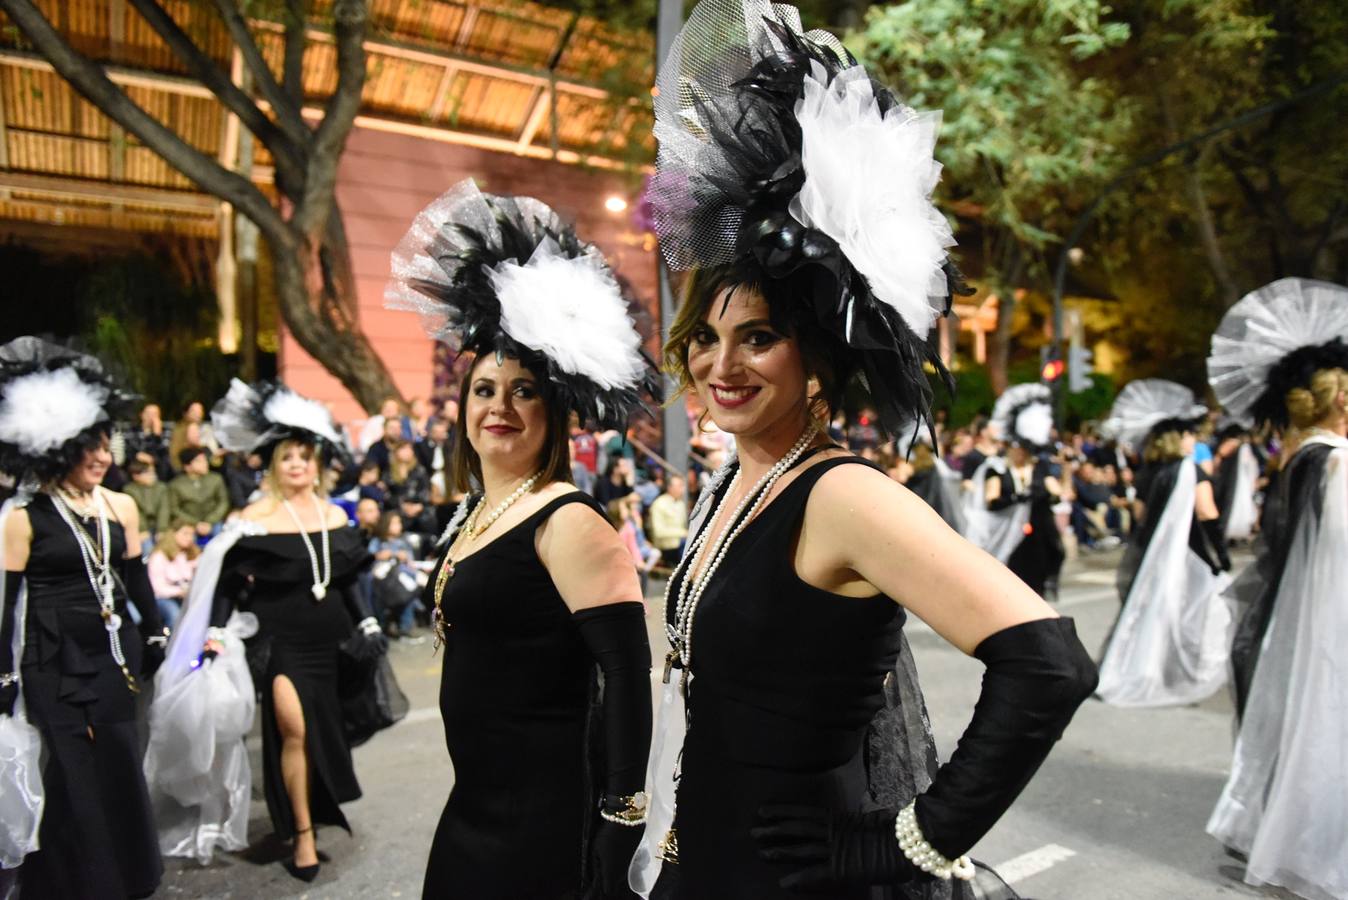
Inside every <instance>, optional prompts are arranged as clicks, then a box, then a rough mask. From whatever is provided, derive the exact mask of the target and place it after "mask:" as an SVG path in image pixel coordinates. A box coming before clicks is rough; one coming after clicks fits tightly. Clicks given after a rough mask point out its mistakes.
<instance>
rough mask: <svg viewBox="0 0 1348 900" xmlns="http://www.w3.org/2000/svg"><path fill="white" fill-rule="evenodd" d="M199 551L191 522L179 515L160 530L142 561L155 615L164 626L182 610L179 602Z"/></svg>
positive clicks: (190, 576)
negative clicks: (155, 606) (148, 555)
mask: <svg viewBox="0 0 1348 900" xmlns="http://www.w3.org/2000/svg"><path fill="white" fill-rule="evenodd" d="M200 554H201V548H200V547H198V546H197V532H196V529H195V528H193V527H192V523H191V522H188V521H185V520H182V519H180V520H178V521H176V522H174V523H173V527H172V529H165V530H164V531H163V532H162V533H161V535H160V538H159V542H158V543H156V544H155V547H154V551H153V552H151V553H150V559H149V560H148V561H147V562H146V564H145V567H146V568H147V569H148V570H149V574H150V587H152V588H154V597H155V603H156V604H157V605H158V606H159V615H160V617H161V618H162V619H163V620H164V625H165V626H166V627H168V628H172V627H173V626H174V625H175V624H177V621H178V616H179V615H181V614H182V602H183V599H184V598H185V597H186V596H187V588H188V586H189V585H190V584H191V583H192V573H193V572H195V571H196V568H197V557H198V556H199V555H200Z"/></svg>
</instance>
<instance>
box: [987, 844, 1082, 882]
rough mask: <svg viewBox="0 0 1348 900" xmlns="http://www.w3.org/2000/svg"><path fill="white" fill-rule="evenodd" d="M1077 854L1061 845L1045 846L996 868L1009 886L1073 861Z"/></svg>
mask: <svg viewBox="0 0 1348 900" xmlns="http://www.w3.org/2000/svg"><path fill="white" fill-rule="evenodd" d="M1076 855H1077V852H1076V851H1075V850H1071V849H1069V848H1067V847H1063V846H1060V845H1059V844H1045V845H1044V846H1042V847H1040V848H1039V849H1038V850H1031V851H1030V852H1029V853H1022V854H1021V855H1020V856H1017V857H1016V858H1014V859H1008V860H1007V861H1006V862H1004V863H1002V864H1001V865H1000V866H996V867H995V868H996V870H997V874H998V875H1000V876H1002V880H1003V881H1005V882H1006V883H1007V884H1015V883H1016V882H1018V881H1024V880H1025V879H1026V878H1029V877H1030V876H1031V875H1038V874H1039V873H1040V872H1047V871H1048V870H1049V869H1051V868H1053V867H1054V866H1056V865H1057V864H1058V863H1060V862H1062V861H1063V860H1067V859H1071V858H1072V857H1074V856H1076Z"/></svg>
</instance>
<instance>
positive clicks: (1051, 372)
mask: <svg viewBox="0 0 1348 900" xmlns="http://www.w3.org/2000/svg"><path fill="white" fill-rule="evenodd" d="M1064 368H1066V366H1065V364H1064V363H1063V361H1062V360H1060V359H1050V360H1048V361H1047V362H1045V363H1044V368H1043V370H1042V371H1041V372H1040V377H1041V378H1042V379H1043V381H1044V383H1045V384H1053V383H1054V382H1055V381H1057V380H1058V379H1059V378H1061V377H1062V373H1063V369H1064Z"/></svg>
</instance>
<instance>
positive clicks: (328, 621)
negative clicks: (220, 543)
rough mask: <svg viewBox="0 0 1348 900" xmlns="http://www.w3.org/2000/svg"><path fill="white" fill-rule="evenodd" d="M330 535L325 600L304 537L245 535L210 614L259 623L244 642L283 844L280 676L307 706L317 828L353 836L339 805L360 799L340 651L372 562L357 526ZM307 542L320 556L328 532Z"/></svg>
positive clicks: (290, 823)
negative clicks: (235, 612)
mask: <svg viewBox="0 0 1348 900" xmlns="http://www.w3.org/2000/svg"><path fill="white" fill-rule="evenodd" d="M328 538H329V542H330V543H329V548H330V554H331V559H332V576H331V580H330V581H329V583H328V592H327V596H326V597H324V599H323V600H322V601H316V600H315V599H314V595H313V593H312V588H313V583H314V577H313V568H312V565H311V563H310V560H309V554H308V551H307V550H306V549H305V547H304V540H303V538H301V537H300V535H298V534H263V535H253V536H249V537H243V538H240V539H239V542H238V543H237V544H235V545H234V546H233V547H232V548H230V551H229V553H228V554H226V555H225V560H224V564H223V568H222V571H221V576H220V586H219V588H217V601H216V607H215V613H214V615H213V617H212V623H213V624H216V625H222V624H224V622H225V620H227V619H228V617H229V612H230V610H231V609H232V608H233V607H235V606H237V607H238V608H239V609H242V610H246V611H249V612H252V613H254V614H255V615H256V616H257V619H258V632H257V635H256V636H255V637H253V638H251V639H250V640H249V641H248V657H249V666H250V668H251V669H252V671H253V682H254V685H255V686H256V687H257V691H258V694H259V697H260V705H261V710H262V775H263V786H264V790H265V793H266V796H267V812H268V813H270V814H271V821H272V827H273V828H275V830H276V834H277V835H279V836H280V837H282V838H290V837H292V836H293V835H294V834H295V814H294V811H293V810H292V809H291V805H290V795H289V794H288V793H287V792H286V788H285V782H284V781H283V780H282V778H281V737H280V732H279V730H278V729H277V725H276V709H275V704H274V703H273V700H272V683H273V681H274V680H275V679H276V678H278V677H280V676H285V677H287V678H289V679H290V681H291V683H292V684H294V685H295V691H296V693H297V694H298V695H299V698H300V706H301V707H302V708H303V710H304V736H305V749H306V750H307V755H308V762H309V812H310V815H311V817H312V823H313V824H314V825H339V826H341V827H342V828H345V829H346V830H347V831H350V830H351V826H350V825H348V824H347V821H346V816H344V815H343V814H342V810H341V807H340V806H339V805H338V804H341V803H347V802H349V801H351V800H355V799H357V798H359V797H360V784H359V783H357V781H356V773H355V770H354V769H353V768H352V765H351V748H350V746H349V744H348V743H347V739H346V733H345V731H344V728H343V724H342V708H341V703H340V699H339V696H338V692H337V686H338V669H337V660H338V654H339V652H340V651H339V649H338V647H339V645H340V644H341V643H342V642H343V641H345V640H346V639H347V638H349V637H351V633H352V630H353V629H354V627H355V625H354V623H353V622H352V618H351V606H352V604H351V603H350V602H349V601H348V598H347V597H346V594H347V593H348V592H350V591H353V590H355V589H356V576H357V575H358V574H359V573H360V571H361V569H362V568H364V567H365V566H366V565H367V564H368V562H369V553H368V551H367V550H366V544H365V541H364V540H363V539H362V538H361V536H360V533H359V532H358V531H357V530H356V529H355V528H350V527H343V528H335V529H333V530H332V531H330V532H329V533H328ZM309 540H310V541H311V542H312V543H313V545H314V550H315V551H316V552H317V553H318V554H319V555H320V559H321V555H322V552H323V551H322V534H321V533H319V532H316V531H315V532H310V533H309ZM320 564H321V563H320Z"/></svg>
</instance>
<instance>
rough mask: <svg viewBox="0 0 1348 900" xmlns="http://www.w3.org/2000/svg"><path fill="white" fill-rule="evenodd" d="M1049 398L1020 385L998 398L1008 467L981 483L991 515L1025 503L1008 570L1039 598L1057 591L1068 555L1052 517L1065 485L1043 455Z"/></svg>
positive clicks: (1042, 388)
mask: <svg viewBox="0 0 1348 900" xmlns="http://www.w3.org/2000/svg"><path fill="white" fill-rule="evenodd" d="M1051 400H1052V394H1051V393H1050V391H1049V389H1048V387H1047V386H1046V385H1042V384H1018V385H1016V386H1015V387H1012V388H1009V389H1008V390H1006V391H1004V392H1003V393H1002V396H1000V397H998V398H997V405H996V407H995V408H994V409H993V411H992V421H993V422H994V423H996V425H997V426H998V428H999V429H1000V431H1001V433H1002V437H1003V439H1004V440H1005V441H1006V442H1007V448H1006V458H1005V465H1000V466H998V467H997V469H996V474H995V477H993V476H992V475H991V474H990V475H989V477H988V478H987V480H986V481H985V482H984V485H983V489H984V495H983V496H984V500H985V501H986V502H987V507H988V510H989V511H991V512H998V511H1005V510H1009V509H1010V508H1011V507H1014V506H1017V505H1021V504H1024V506H1025V510H1026V512H1025V513H1023V515H1025V523H1024V525H1023V527H1022V528H1021V535H1022V536H1021V538H1020V541H1019V542H1018V543H1017V544H1016V545H1015V549H1013V550H1012V551H1011V555H1010V556H1008V557H1007V559H1006V567H1007V568H1008V569H1010V570H1011V571H1012V572H1015V573H1016V574H1017V575H1018V576H1020V580H1021V581H1023V582H1025V583H1026V584H1027V585H1029V587H1030V590H1032V591H1034V592H1035V593H1036V594H1038V595H1039V596H1041V597H1043V596H1045V591H1046V590H1048V589H1049V588H1050V587H1052V588H1053V590H1055V591H1056V585H1057V581H1058V573H1059V571H1061V570H1062V564H1063V559H1064V557H1065V554H1064V552H1063V546H1062V535H1061V534H1060V533H1059V531H1058V523H1057V520H1056V518H1055V517H1054V515H1053V505H1054V504H1055V503H1057V502H1058V498H1059V497H1060V496H1061V495H1062V485H1061V484H1060V483H1059V481H1058V479H1057V477H1056V476H1054V475H1053V472H1052V468H1051V467H1050V466H1049V462H1048V459H1047V458H1045V456H1044V454H1045V453H1047V452H1048V449H1049V443H1050V441H1051V440H1052V427H1053V408H1052V406H1051V405H1050V403H1051Z"/></svg>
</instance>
